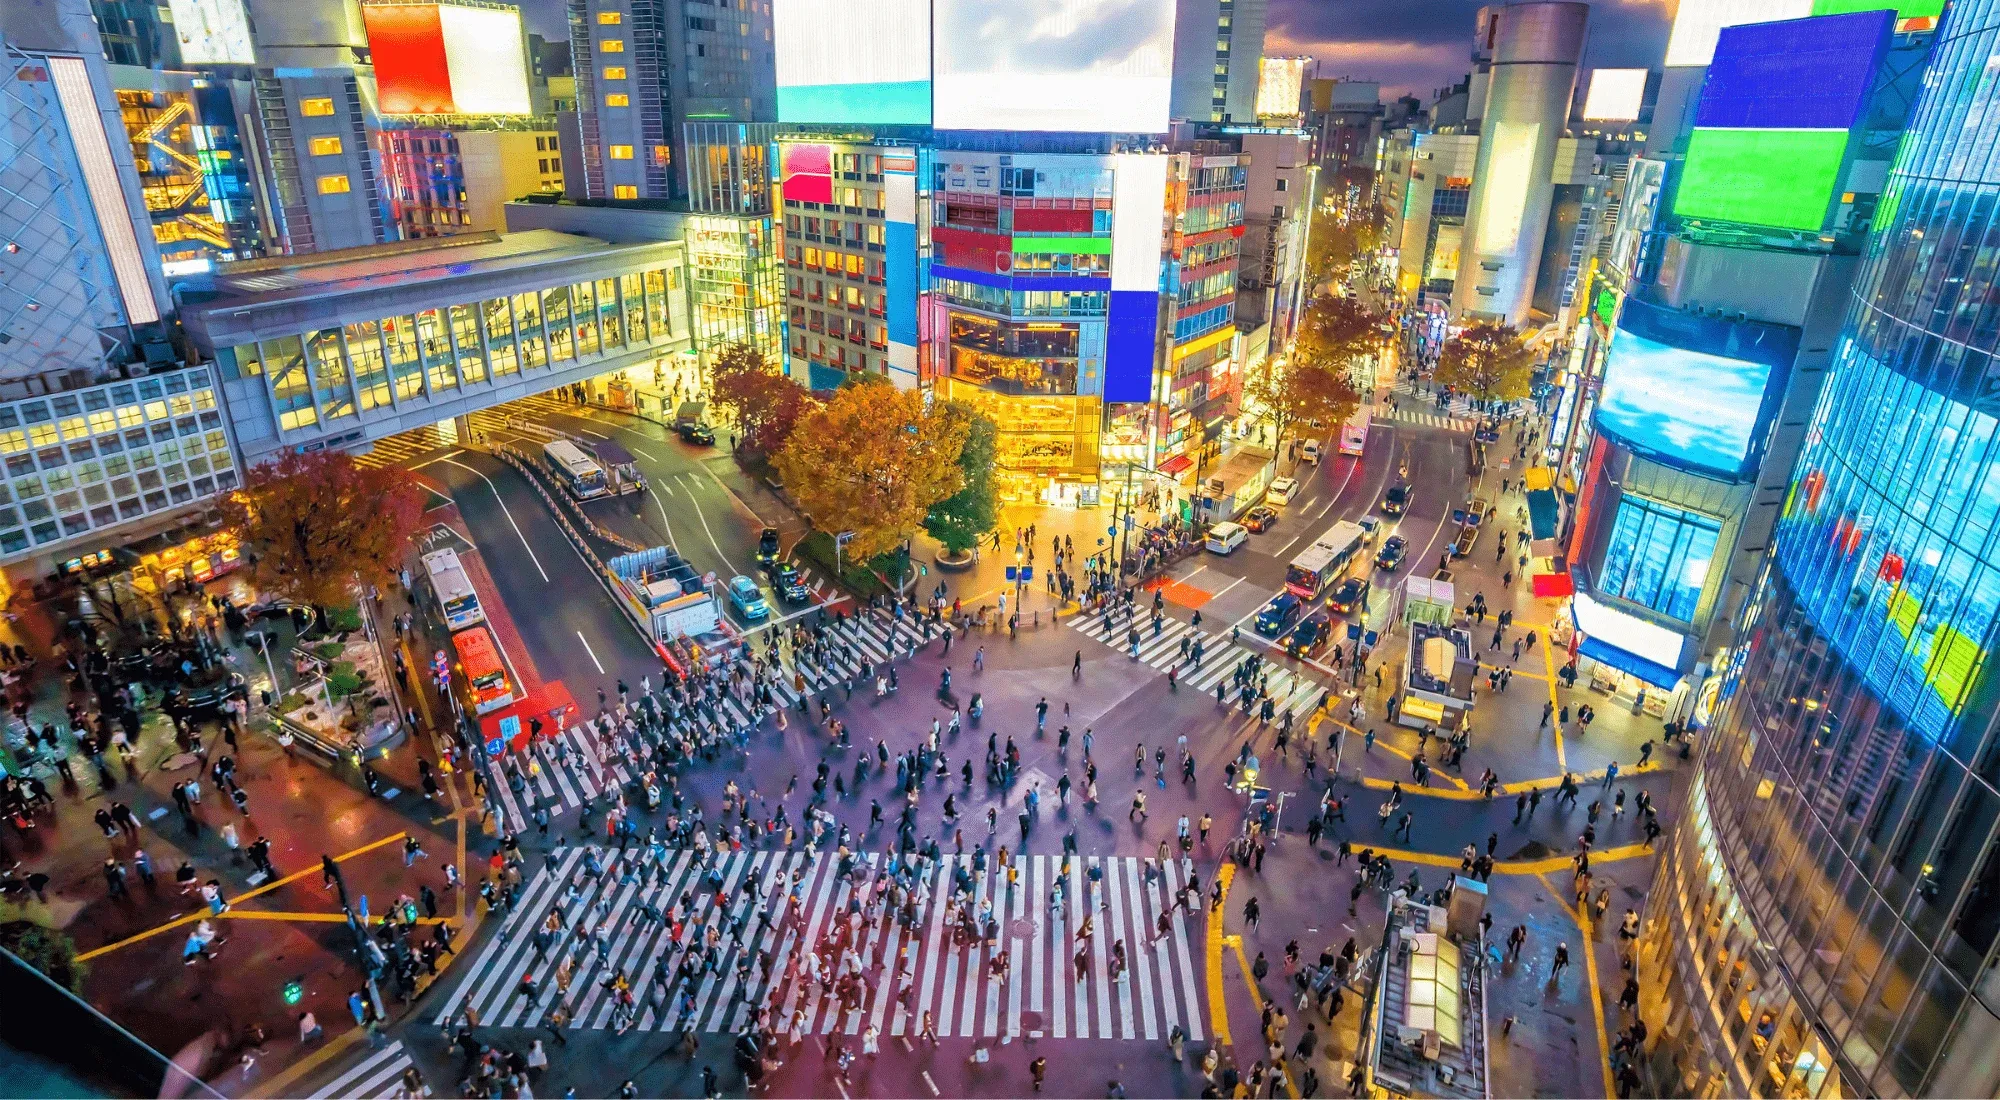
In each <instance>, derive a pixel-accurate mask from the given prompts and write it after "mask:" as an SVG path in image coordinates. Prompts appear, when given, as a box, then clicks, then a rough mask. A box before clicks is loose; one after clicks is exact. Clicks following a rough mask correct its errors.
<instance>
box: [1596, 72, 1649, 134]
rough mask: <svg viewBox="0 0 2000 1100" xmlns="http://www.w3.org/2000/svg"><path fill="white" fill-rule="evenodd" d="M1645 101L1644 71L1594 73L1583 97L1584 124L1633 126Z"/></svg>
mask: <svg viewBox="0 0 2000 1100" xmlns="http://www.w3.org/2000/svg"><path fill="white" fill-rule="evenodd" d="M1645 99H1646V70H1644V69H1593V70H1591V73H1590V91H1589V92H1588V93H1587V94H1586V95H1585V96H1584V97H1583V118H1584V121H1586V122H1632V121H1635V120H1637V119H1638V117H1639V107H1640V105H1641V104H1643V103H1644V102H1645Z"/></svg>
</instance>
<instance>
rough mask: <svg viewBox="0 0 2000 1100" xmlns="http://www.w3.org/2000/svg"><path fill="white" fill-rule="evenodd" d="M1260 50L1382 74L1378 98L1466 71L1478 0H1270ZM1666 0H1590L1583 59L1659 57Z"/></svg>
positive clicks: (1634, 63) (1322, 69)
mask: <svg viewBox="0 0 2000 1100" xmlns="http://www.w3.org/2000/svg"><path fill="white" fill-rule="evenodd" d="M1270 5H1271V6H1270V16H1269V30H1268V31H1267V33H1266V34H1265V36H1264V52H1265V53H1266V54H1270V55H1274V56H1275V55H1280V54H1303V55H1307V56H1310V57H1316V58H1318V59H1319V62H1320V66H1319V74H1320V75H1321V76H1349V77H1355V78H1357V79H1362V80H1380V81H1381V82H1382V92H1383V98H1385V99H1386V98H1390V97H1392V96H1394V95H1399V94H1401V93H1403V92H1409V93H1411V94H1413V95H1415V96H1417V97H1418V98H1420V99H1428V98H1429V97H1430V93H1431V91H1432V89H1434V88H1438V87H1441V86H1443V85H1446V84H1451V83H1454V82H1455V81H1457V80H1458V78H1459V77H1461V76H1463V75H1465V72H1466V70H1467V68H1468V67H1469V66H1468V63H1467V57H1466V55H1467V53H1468V52H1469V51H1470V49H1471V45H1472V28H1473V15H1474V13H1475V12H1477V11H1478V10H1479V7H1480V5H1479V3H1478V0H1270ZM1670 10H1671V7H1670V0H1593V2H1592V3H1591V5H1590V39H1589V45H1588V46H1587V47H1586V53H1585V55H1584V64H1585V65H1586V66H1588V67H1590V68H1599V67H1617V66H1629V67H1634V68H1643V67H1647V66H1651V65H1657V64H1659V63H1660V58H1661V56H1662V55H1663V54H1665V53H1666V48H1667V22H1668V18H1667V15H1668V12H1669V11H1670Z"/></svg>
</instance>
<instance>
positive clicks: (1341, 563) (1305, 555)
mask: <svg viewBox="0 0 2000 1100" xmlns="http://www.w3.org/2000/svg"><path fill="white" fill-rule="evenodd" d="M1367 538H1368V533H1367V532H1366V531H1363V530H1362V529H1361V525H1360V524H1358V523H1350V522H1348V521H1346V520H1342V521H1340V522H1339V523H1336V524H1334V525H1333V526H1332V527H1331V528H1329V529H1328V530H1327V532H1326V534H1324V535H1321V536H1320V537H1318V538H1316V539H1314V540H1313V544H1312V545H1311V546H1308V547H1306V548H1305V549H1304V550H1301V551H1299V556H1298V557H1296V558H1293V559H1292V564H1291V565H1290V566H1288V567H1286V569H1285V590H1286V591H1287V592H1290V593H1292V594H1293V595H1295V596H1297V597H1299V598H1300V599H1302V600H1310V599H1313V598H1314V597H1316V596H1318V595H1319V594H1320V593H1322V592H1325V591H1326V590H1327V588H1328V587H1330V586H1331V585H1332V584H1333V582H1335V581H1337V580H1339V579H1340V578H1341V577H1342V576H1344V575H1345V574H1346V573H1347V567H1348V565H1349V564H1350V563H1352V562H1353V561H1354V556H1355V555H1356V554H1358V553H1360V552H1361V546H1362V544H1363V543H1364V542H1366V541H1367Z"/></svg>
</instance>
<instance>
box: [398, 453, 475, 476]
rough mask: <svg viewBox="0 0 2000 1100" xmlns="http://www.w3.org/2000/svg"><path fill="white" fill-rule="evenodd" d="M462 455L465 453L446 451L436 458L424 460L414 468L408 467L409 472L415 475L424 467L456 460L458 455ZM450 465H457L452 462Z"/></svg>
mask: <svg viewBox="0 0 2000 1100" xmlns="http://www.w3.org/2000/svg"><path fill="white" fill-rule="evenodd" d="M464 453H465V452H464V451H447V452H445V453H444V454H441V455H439V456H437V457H436V458H429V459H425V460H424V461H422V462H419V463H417V464H416V465H415V466H412V467H410V472H411V473H415V472H416V471H418V470H421V469H423V468H424V467H426V466H428V465H430V464H431V463H433V462H451V460H452V459H454V458H457V457H458V456H459V455H462V454H464ZM452 465H454V466H455V465H457V463H455V462H454V463H452Z"/></svg>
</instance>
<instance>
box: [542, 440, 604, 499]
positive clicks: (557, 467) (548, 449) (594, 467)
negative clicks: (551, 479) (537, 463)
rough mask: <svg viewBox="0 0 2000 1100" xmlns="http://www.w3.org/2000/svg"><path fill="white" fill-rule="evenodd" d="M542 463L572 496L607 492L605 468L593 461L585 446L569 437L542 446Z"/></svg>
mask: <svg viewBox="0 0 2000 1100" xmlns="http://www.w3.org/2000/svg"><path fill="white" fill-rule="evenodd" d="M542 464H543V465H544V466H546V467H548V471H549V473H551V474H553V475H554V476H555V477H556V479H557V480H559V481H561V482H562V484H563V488H565V489H568V490H569V492H570V495H571V496H574V497H577V498H579V499H587V498H590V497H595V496H603V495H604V493H605V491H606V490H605V485H604V468H603V467H602V466H599V465H598V464H597V463H595V462H592V461H591V460H590V457H589V456H588V455H586V454H584V453H583V448H581V447H578V446H577V445H576V444H574V443H571V442H570V441H569V440H567V439H558V440H554V441H553V442H550V443H546V444H543V446H542Z"/></svg>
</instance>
